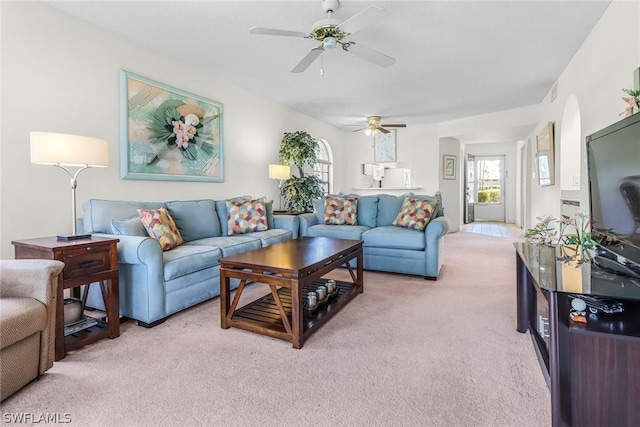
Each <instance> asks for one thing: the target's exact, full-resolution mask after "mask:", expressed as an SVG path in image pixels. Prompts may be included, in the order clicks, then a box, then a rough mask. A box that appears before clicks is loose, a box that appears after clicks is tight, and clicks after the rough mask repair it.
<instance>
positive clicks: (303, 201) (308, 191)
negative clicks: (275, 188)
mask: <svg viewBox="0 0 640 427" xmlns="http://www.w3.org/2000/svg"><path fill="white" fill-rule="evenodd" d="M281 191H282V195H283V196H284V198H285V200H286V208H287V210H289V211H291V212H309V211H312V210H313V200H314V199H318V198H320V197H322V195H323V194H324V192H323V190H322V183H321V182H320V179H319V178H318V177H317V176H315V175H310V176H304V177H301V178H297V177H292V178H289V179H288V180H286V181H285V182H284V183H282V190H281Z"/></svg>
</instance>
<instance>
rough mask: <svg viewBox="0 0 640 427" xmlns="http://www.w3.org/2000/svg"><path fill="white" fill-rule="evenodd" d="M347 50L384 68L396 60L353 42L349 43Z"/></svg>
mask: <svg viewBox="0 0 640 427" xmlns="http://www.w3.org/2000/svg"><path fill="white" fill-rule="evenodd" d="M348 52H351V53H353V54H354V55H356V56H359V57H360V58H362V59H365V60H367V61H369V62H373V63H374V64H376V65H379V66H381V67H384V68H386V67H390V66H392V65H393V63H394V62H396V60H395V58H392V57H390V56H388V55H385V54H384V53H382V52H378V51H377V50H375V49H371V48H370V47H367V46H365V45H362V44H359V43H355V42H351V43H350V44H349V49H348Z"/></svg>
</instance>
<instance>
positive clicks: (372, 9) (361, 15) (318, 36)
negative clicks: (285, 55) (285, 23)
mask: <svg viewBox="0 0 640 427" xmlns="http://www.w3.org/2000/svg"><path fill="white" fill-rule="evenodd" d="M321 5H322V9H323V10H324V11H325V12H326V13H327V18H326V19H321V20H320V21H317V22H316V23H315V24H313V29H312V30H311V32H310V33H303V32H300V31H289V30H279V29H275V28H264V27H251V28H249V33H250V34H258V35H271V36H286V37H303V38H307V39H313V40H316V41H318V42H320V45H319V46H316V47H314V48H312V49H311V50H310V51H309V52H307V54H306V55H305V56H303V57H302V59H301V60H300V61H298V63H297V64H296V65H295V66H294V67H293V68H292V69H291V72H292V73H301V72H303V71H305V70H306V69H307V68H309V66H310V65H311V64H312V63H313V62H314V61H315V60H316V59H317V58H318V57H319V56H320V55H321V54H322V52H323V51H324V50H325V49H333V48H335V47H336V46H337V45H340V46H342V50H344V51H346V52H351V53H353V54H354V55H356V56H358V57H360V58H362V59H364V60H366V61H369V62H372V63H374V64H376V65H378V66H380V67H385V68H386V67H389V66H391V65H393V63H394V62H395V61H396V60H395V59H394V58H392V57H390V56H388V55H385V54H384V53H382V52H378V51H377V50H375V49H372V48H370V47H367V46H365V45H362V44H360V43H358V44H356V43H355V42H353V41H351V40H346V39H347V38H348V37H349V36H351V35H352V34H353V33H355V32H357V31H360V30H361V29H363V28H365V27H367V26H369V25H371V24H373V23H374V22H375V21H376V20H378V18H380V17H381V16H382V15H383V14H384V10H383V9H382V8H380V7H378V6H369V7H367V8H365V9H363V10H361V11H360V12H358V13H356V14H355V15H353V16H352V17H350V18H348V19H347V20H346V21H343V22H340V20H338V19H332V18H331V14H332V13H333V12H334V11H335V10H336V9H337V8H338V6H339V2H338V0H321ZM350 48H353V49H350ZM321 74H322V73H321Z"/></svg>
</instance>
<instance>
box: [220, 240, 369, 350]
mask: <svg viewBox="0 0 640 427" xmlns="http://www.w3.org/2000/svg"><path fill="white" fill-rule="evenodd" d="M353 259H355V260H356V263H357V267H356V272H355V273H354V271H353V268H352V267H351V265H349V261H351V260H353ZM362 259H363V255H362V241H359V240H345V239H331V238H327V237H300V238H298V239H294V240H289V241H286V242H282V243H276V244H274V245H271V246H268V247H266V248H262V249H257V250H255V251H250V252H245V253H243V254H239V255H233V256H230V257H226V258H221V259H220V317H221V325H220V326H221V327H222V329H228V328H229V327H232V326H233V327H235V328H240V329H244V330H247V331H252V332H256V333H259V334H263V335H267V336H270V337H273V338H278V339H281V340H285V341H289V342H291V343H292V344H293V347H294V348H302V345H303V344H304V341H305V340H306V339H307V338H308V337H309V335H311V334H312V333H313V332H315V331H316V330H317V329H318V328H319V327H320V326H322V325H323V324H324V323H326V322H327V321H328V320H329V319H330V318H331V317H333V315H334V314H336V313H337V312H338V311H339V310H341V309H342V308H343V307H344V306H345V305H346V304H347V303H348V302H349V301H351V300H352V299H353V298H355V296H356V295H358V294H360V293H362V292H363V291H364V276H363V271H362V269H363V265H362ZM340 266H346V267H347V269H348V271H349V274H350V275H351V279H352V282H343V281H339V282H337V284H338V295H337V297H336V298H335V299H334V300H332V301H329V302H327V303H326V305H323V306H321V307H318V309H317V310H316V311H314V312H309V311H307V310H305V309H304V307H303V300H304V298H305V295H306V293H307V292H309V291H313V290H315V288H316V287H317V286H319V284H320V283H321V282H319V279H321V278H322V276H324V275H325V274H327V273H329V272H330V271H332V270H334V269H336V268H338V267H340ZM231 278H235V279H240V285H239V286H238V289H237V290H236V293H235V295H234V298H233V302H231V301H230V295H231V292H230V282H229V281H230V279H231ZM248 282H260V283H266V284H267V285H269V289H270V291H271V293H270V294H267V295H266V296H264V297H262V298H258V299H257V300H255V301H253V302H251V303H249V304H247V305H245V306H244V307H242V308H237V306H238V302H239V300H240V296H241V295H242V291H243V289H244V286H245V285H246V284H247V283H248Z"/></svg>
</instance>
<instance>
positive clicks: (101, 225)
mask: <svg viewBox="0 0 640 427" xmlns="http://www.w3.org/2000/svg"><path fill="white" fill-rule="evenodd" d="M166 207H167V206H166V205H165V204H164V203H163V202H126V201H120V200H100V199H89V200H87V201H86V202H84V203H83V204H82V210H83V214H82V215H83V216H82V222H83V225H84V232H85V233H106V234H111V233H112V230H111V220H114V219H115V220H123V219H129V218H131V217H133V216H137V215H138V209H159V208H166Z"/></svg>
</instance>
